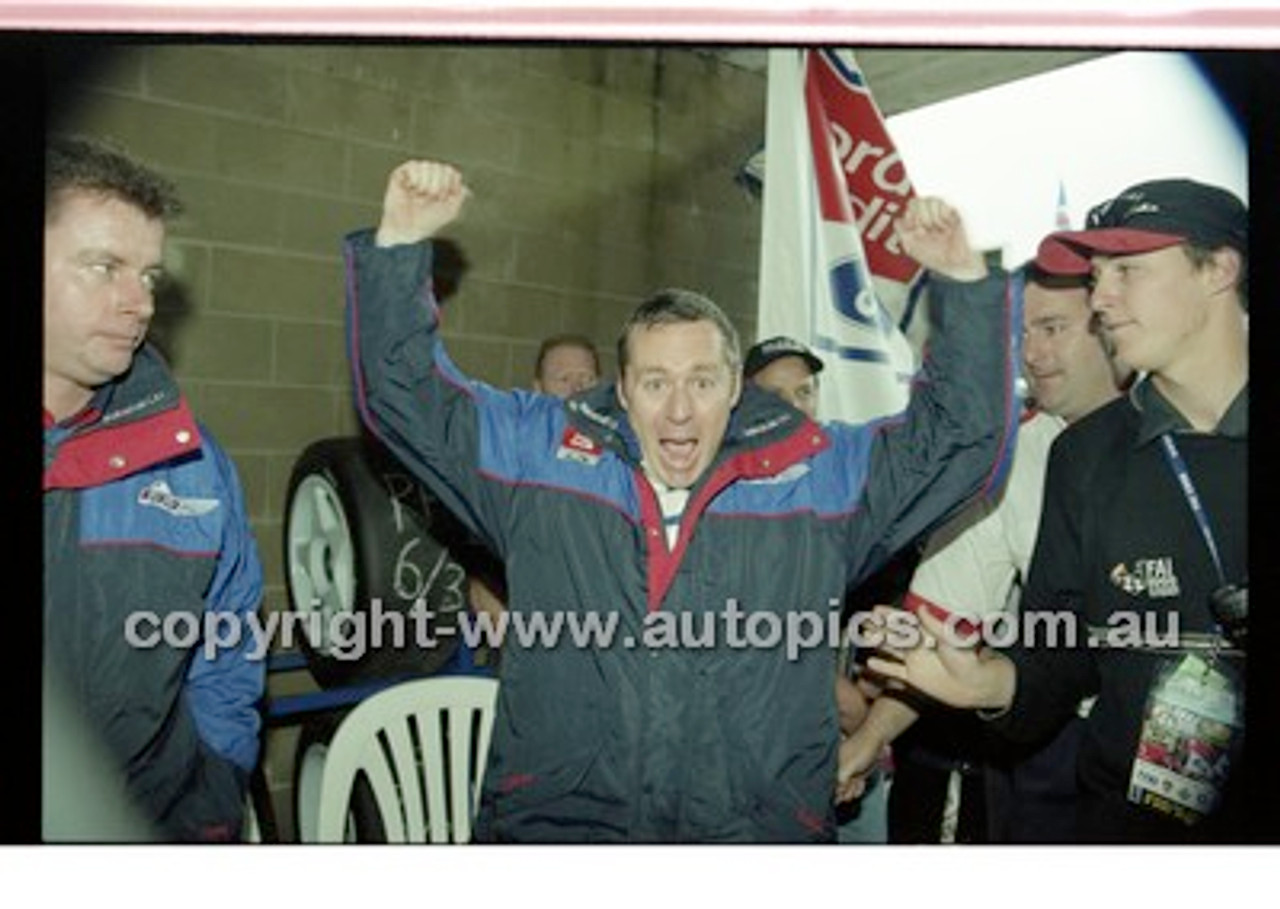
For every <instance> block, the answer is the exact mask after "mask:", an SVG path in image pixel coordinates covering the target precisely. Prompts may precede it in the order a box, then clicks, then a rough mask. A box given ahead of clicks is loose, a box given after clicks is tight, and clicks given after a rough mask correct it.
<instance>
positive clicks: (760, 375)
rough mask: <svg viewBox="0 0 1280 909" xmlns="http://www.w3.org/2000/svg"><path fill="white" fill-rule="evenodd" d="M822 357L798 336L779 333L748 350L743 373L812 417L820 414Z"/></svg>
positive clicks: (743, 375)
mask: <svg viewBox="0 0 1280 909" xmlns="http://www.w3.org/2000/svg"><path fill="white" fill-rule="evenodd" d="M820 372H822V361H821V360H819V359H818V358H817V357H816V356H815V355H814V354H813V352H812V351H811V350H809V348H807V347H805V346H804V345H803V344H801V343H800V342H799V341H797V340H795V339H794V338H788V337H784V336H782V335H779V336H778V337H776V338H769V339H768V340H766V341H761V342H759V343H758V344H756V345H755V346H754V347H752V348H751V349H750V350H749V351H747V356H746V359H744V360H743V361H742V377H743V378H744V379H747V380H749V381H751V382H754V383H755V384H756V385H759V386H760V387H761V388H763V389H764V390H765V391H771V392H773V393H774V394H777V395H781V396H782V398H783V400H785V401H786V402H787V403H788V404H790V405H791V406H793V407H795V408H796V409H797V410H800V411H802V412H803V413H804V415H805V416H807V417H808V418H809V419H810V420H816V419H817V418H818V373H820Z"/></svg>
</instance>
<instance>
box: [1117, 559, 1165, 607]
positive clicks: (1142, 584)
mask: <svg viewBox="0 0 1280 909" xmlns="http://www.w3.org/2000/svg"><path fill="white" fill-rule="evenodd" d="M1109 577H1110V578H1111V583H1112V584H1114V585H1115V586H1116V587H1118V588H1119V589H1121V590H1123V591H1124V592H1125V593H1127V594H1129V596H1134V597H1140V596H1143V595H1144V594H1145V595H1146V596H1147V597H1150V598H1151V599H1153V600H1167V599H1170V598H1172V597H1176V596H1179V595H1180V594H1181V593H1182V589H1181V588H1180V587H1179V585H1178V576H1177V575H1176V574H1174V572H1173V558H1172V557H1171V556H1165V557H1163V558H1158V559H1136V560H1135V561H1134V562H1133V564H1132V565H1131V566H1130V565H1126V564H1125V563H1124V562H1120V563H1118V564H1117V565H1116V566H1115V567H1114V568H1112V569H1111V572H1110V575H1109Z"/></svg>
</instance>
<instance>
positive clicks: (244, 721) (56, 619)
mask: <svg viewBox="0 0 1280 909" xmlns="http://www.w3.org/2000/svg"><path fill="white" fill-rule="evenodd" d="M44 436H45V444H44V638H45V659H46V662H47V665H48V667H49V669H50V670H51V671H53V672H55V673H56V675H57V680H58V683H59V684H58V686H57V687H58V688H59V689H60V690H61V691H64V692H66V695H67V700H68V701H69V703H68V704H66V705H64V706H65V708H66V709H68V710H70V711H73V712H75V713H76V714H82V715H83V716H84V718H85V719H86V720H87V722H88V724H89V726H90V728H92V729H93V730H94V731H95V732H97V733H98V734H99V735H100V737H101V739H102V741H103V743H104V744H105V745H106V750H105V753H106V754H108V755H110V756H111V758H112V759H113V760H115V761H117V762H118V765H119V766H118V767H106V768H103V780H104V786H108V785H111V782H110V781H111V780H112V779H113V775H114V774H115V773H116V772H117V771H118V770H120V769H122V770H123V777H124V782H125V786H126V791H127V793H128V794H129V796H130V797H131V798H132V801H133V803H134V804H135V805H136V807H137V809H138V814H139V819H140V820H141V821H142V822H143V823H145V824H149V825H151V826H152V829H153V831H154V833H155V834H156V835H157V836H158V837H161V838H165V839H178V840H226V839H235V838H237V837H238V835H239V829H240V822H241V816H242V805H243V798H244V791H245V783H246V781H247V779H248V774H249V772H250V771H251V770H252V768H253V767H254V765H255V764H256V762H257V759H258V749H259V728H260V723H261V720H260V716H259V713H258V701H259V700H260V699H261V696H262V691H263V681H264V664H263V662H262V661H261V660H249V659H248V658H247V657H246V654H247V653H248V652H249V651H250V649H251V647H252V645H253V643H254V640H255V639H254V636H253V635H252V634H251V633H250V632H249V628H248V626H247V621H248V618H247V617H248V616H249V615H250V614H252V613H254V612H256V610H257V608H258V606H259V604H260V602H261V599H262V566H261V563H260V561H259V559H258V552H257V547H256V545H255V543H254V539H253V536H252V533H251V530H250V528H249V522H248V519H247V516H246V514H245V509H244V502H243V498H242V494H241V491H240V483H239V480H238V478H237V476H236V471H235V468H234V466H233V465H232V463H231V461H230V460H229V459H228V458H227V456H226V454H225V453H224V452H223V451H222V449H221V448H219V447H218V445H217V444H216V443H215V442H214V440H213V439H212V438H211V437H210V436H209V435H208V433H207V432H205V431H203V430H202V429H201V427H199V426H198V425H197V423H196V421H195V419H194V417H193V416H192V415H191V412H190V411H189V409H188V407H187V404H186V402H185V400H183V398H182V397H181V395H180V393H179V391H178V388H177V385H176V384H175V383H174V381H173V379H172V377H171V376H170V374H169V372H168V370H167V369H166V368H165V366H164V365H163V364H162V362H161V361H160V358H159V357H158V355H156V354H155V353H154V352H153V351H152V350H151V349H150V348H149V347H144V348H142V349H141V350H140V351H139V352H138V354H137V356H136V357H135V358H134V363H133V366H132V367H131V369H130V371H129V372H128V373H126V374H125V376H124V377H123V378H121V379H120V380H119V381H117V382H114V383H111V384H109V385H107V386H104V387H103V388H102V389H100V390H99V392H98V393H97V394H96V395H95V396H94V399H93V401H92V402H91V404H90V406H89V407H88V408H87V409H86V410H85V411H83V412H82V413H81V414H79V415H77V416H76V417H73V418H71V419H69V420H66V421H64V422H63V423H61V424H56V425H55V424H53V422H52V420H51V419H50V417H49V415H48V413H47V412H46V414H45V433H44ZM214 611H226V612H229V613H233V614H234V621H236V622H239V623H241V624H240V626H239V627H240V630H241V631H242V632H243V633H242V635H241V637H240V641H239V643H238V644H237V645H235V646H229V647H226V648H221V649H218V650H217V652H216V654H215V655H214V656H213V657H212V658H209V657H208V656H207V655H206V654H205V653H204V649H205V648H204V643H205V638H204V636H203V635H202V634H201V633H200V632H201V630H202V629H203V628H204V627H205V625H204V623H205V619H204V616H205V614H206V613H207V612H214ZM143 613H145V614H147V617H146V618H144V619H142V620H141V621H136V619H137V617H138V616H139V615H141V614H143ZM179 614H185V615H184V616H180V615H179ZM131 615H133V616H134V618H135V621H134V623H133V624H131V622H130V616H131ZM228 621H232V620H230V619H229V620H228ZM166 623H167V627H168V628H169V630H170V631H171V632H172V633H171V634H170V635H169V636H168V641H167V642H165V641H162V640H160V638H161V636H162V632H163V630H164V628H165V627H166ZM227 627H228V628H229V625H228V626H227ZM130 630H132V631H133V635H132V636H133V637H134V639H135V640H134V642H132V643H131V642H130V640H129V637H130V635H129V633H128V632H129V631H130ZM193 633H194V634H195V635H196V636H195V637H192V635H193ZM224 633H225V632H224ZM139 642H141V643H139ZM90 836H92V835H91V834H90Z"/></svg>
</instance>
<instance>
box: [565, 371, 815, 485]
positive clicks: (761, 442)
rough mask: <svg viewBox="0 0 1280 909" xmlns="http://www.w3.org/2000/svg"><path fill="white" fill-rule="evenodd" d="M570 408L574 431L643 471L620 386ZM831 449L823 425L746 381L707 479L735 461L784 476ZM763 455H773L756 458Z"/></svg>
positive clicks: (588, 394)
mask: <svg viewBox="0 0 1280 909" xmlns="http://www.w3.org/2000/svg"><path fill="white" fill-rule="evenodd" d="M566 407H567V408H568V412H569V422H570V424H571V425H572V426H573V427H574V428H575V429H578V430H580V431H581V432H583V433H585V434H586V435H588V436H590V437H591V438H593V439H595V440H596V441H597V442H599V443H600V444H601V445H602V446H604V447H605V448H609V449H611V450H612V451H614V452H615V453H617V454H618V455H619V456H621V457H622V458H623V459H624V460H626V461H627V462H629V463H631V464H632V465H635V466H639V464H640V442H639V440H638V439H637V438H636V434H635V430H634V428H633V427H632V426H631V421H630V420H629V419H628V417H627V412H626V411H625V410H623V409H622V405H621V404H620V403H619V402H618V394H617V391H616V383H613V382H610V383H608V384H605V385H598V386H596V387H595V388H592V389H589V390H588V391H585V392H582V393H580V394H578V395H575V396H574V397H572V398H570V399H569V400H568V401H567V402H566ZM797 439H802V440H803V441H804V444H803V445H793V444H790V443H792V442H793V441H794V440H797ZM827 444H828V439H827V436H826V433H825V432H823V430H822V428H821V427H820V426H818V424H816V423H814V422H813V421H812V420H810V419H808V418H807V417H805V415H804V414H802V413H801V412H800V411H798V410H796V409H795V408H794V407H792V406H791V405H790V404H787V403H786V402H785V401H783V400H782V399H781V398H779V397H778V396H777V395H774V394H771V393H769V392H766V391H762V390H760V389H759V388H757V387H756V386H755V385H753V384H752V383H750V382H747V383H746V385H745V387H744V388H743V390H742V398H741V399H740V400H739V401H738V405H737V406H736V407H735V408H734V409H733V412H732V413H731V414H730V415H729V425H728V427H727V428H726V430H725V436H724V440H723V441H722V442H721V443H720V450H719V451H718V452H717V453H716V457H715V459H714V460H713V461H712V463H711V466H710V467H709V468H708V469H707V471H706V475H708V476H709V475H711V474H713V473H715V472H716V470H717V469H718V468H719V466H720V465H721V464H722V463H723V462H725V461H728V460H731V459H732V460H735V461H737V462H738V463H748V464H755V469H753V470H752V471H751V472H752V473H759V474H761V475H765V476H768V475H772V474H774V473H780V472H781V471H783V470H785V469H786V468H788V467H790V466H791V465H792V464H793V463H795V462H796V461H799V460H801V459H802V458H804V457H807V456H809V455H811V454H813V452H814V451H815V450H817V449H819V448H824V447H826V445H827ZM763 453H768V454H769V456H767V457H764V458H763V459H760V458H757V457H754V456H755V455H761V454H763ZM757 462H758V463H757ZM704 479H705V476H704ZM701 482H702V481H701V480H699V483H701Z"/></svg>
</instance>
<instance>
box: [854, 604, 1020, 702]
mask: <svg viewBox="0 0 1280 909" xmlns="http://www.w3.org/2000/svg"><path fill="white" fill-rule="evenodd" d="M887 608H889V607H884V606H877V607H876V609H875V611H876V612H880V611H881V610H885V609H887ZM915 615H916V616H917V617H918V618H919V620H920V627H921V630H922V632H923V635H922V639H921V641H920V642H919V643H918V644H917V645H916V646H914V647H911V648H909V649H908V648H903V647H891V646H887V645H886V646H883V647H881V648H880V650H879V653H881V654H887V655H888V656H889V657H890V659H886V658H885V657H884V656H873V657H871V659H869V660H868V661H867V669H869V670H870V671H872V672H875V673H877V674H879V675H882V676H885V677H886V678H889V679H893V680H896V681H899V682H902V683H903V684H905V685H907V686H909V687H911V688H915V689H916V690H918V691H922V692H924V693H925V694H927V695H929V696H930V697H932V698H935V699H937V700H939V701H942V702H943V703H944V704H950V705H951V706H952V707H960V708H973V707H978V708H1004V707H1008V706H1009V705H1010V704H1011V703H1013V694H1014V688H1015V686H1016V684H1017V669H1016V668H1015V666H1014V665H1013V662H1012V661H1011V660H1010V659H1009V658H1008V657H1006V656H1004V655H1003V654H1000V653H995V652H993V651H991V650H989V649H987V648H983V647H975V646H973V645H972V644H971V645H969V646H962V645H961V644H960V643H958V642H956V641H955V640H954V639H953V638H954V636H955V632H954V631H951V630H949V629H948V628H947V627H946V625H945V624H944V623H943V622H942V620H941V619H939V618H937V617H936V616H933V615H930V614H929V611H928V610H927V609H921V610H919V611H918V612H916V613H915ZM881 620H882V621H883V622H886V623H887V621H888V618H887V615H882V616H881ZM975 643H976V642H975Z"/></svg>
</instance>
